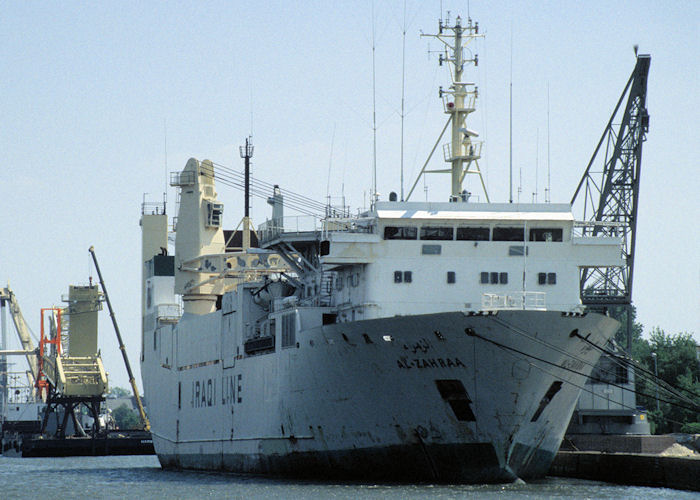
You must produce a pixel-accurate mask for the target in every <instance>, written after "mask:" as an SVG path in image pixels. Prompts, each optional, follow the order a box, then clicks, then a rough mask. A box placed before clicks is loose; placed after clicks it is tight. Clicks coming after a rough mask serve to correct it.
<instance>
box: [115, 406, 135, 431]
mask: <svg viewBox="0 0 700 500" xmlns="http://www.w3.org/2000/svg"><path fill="white" fill-rule="evenodd" d="M112 416H113V417H114V421H115V422H116V423H117V427H119V428H120V429H136V428H138V427H140V425H139V424H140V421H139V416H138V414H137V413H136V412H135V411H134V410H132V409H131V408H129V407H128V406H126V405H125V404H121V405H119V406H118V407H117V408H116V409H115V410H114V411H113V412H112Z"/></svg>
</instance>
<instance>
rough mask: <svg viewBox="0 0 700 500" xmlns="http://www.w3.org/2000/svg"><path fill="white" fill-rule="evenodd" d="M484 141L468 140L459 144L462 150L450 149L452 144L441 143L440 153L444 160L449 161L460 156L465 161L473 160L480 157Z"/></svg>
mask: <svg viewBox="0 0 700 500" xmlns="http://www.w3.org/2000/svg"><path fill="white" fill-rule="evenodd" d="M483 145H484V141H470V142H468V143H465V144H463V145H462V146H460V149H463V150H462V151H452V144H450V143H449V142H448V143H445V144H443V145H442V154H443V156H444V158H445V161H447V162H450V161H452V160H455V159H456V158H462V159H464V160H466V161H474V160H478V159H479V158H481V148H482V146H483Z"/></svg>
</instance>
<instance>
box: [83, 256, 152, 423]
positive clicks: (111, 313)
mask: <svg viewBox="0 0 700 500" xmlns="http://www.w3.org/2000/svg"><path fill="white" fill-rule="evenodd" d="M89 251H90V255H92V261H93V262H94V263H95V269H96V270H97V276H98V277H99V278H100V285H101V286H102V292H103V293H104V294H105V301H106V302H107V308H108V309H109V317H110V318H111V319H112V325H114V332H115V333H116V334H117V341H118V342H119V349H120V350H121V352H122V358H124V365H125V366H126V372H127V373H128V375H129V383H130V384H131V389H132V390H133V391H134V398H135V399H136V405H137V406H138V408H139V416H140V417H141V423H142V424H143V428H144V430H147V431H149V430H151V424H150V422H149V421H148V417H147V416H146V411H145V410H144V408H143V403H142V402H141V397H140V396H139V389H138V387H136V379H135V378H134V374H133V373H132V371H131V364H130V363H129V356H127V354H126V347H124V341H122V335H121V333H120V332H119V326H118V325H117V318H116V316H115V315H114V309H112V303H111V302H110V300H109V294H108V293H107V288H105V282H104V280H103V279H102V272H101V271H100V265H99V264H98V263H97V256H96V255H95V248H94V247H90V249H89Z"/></svg>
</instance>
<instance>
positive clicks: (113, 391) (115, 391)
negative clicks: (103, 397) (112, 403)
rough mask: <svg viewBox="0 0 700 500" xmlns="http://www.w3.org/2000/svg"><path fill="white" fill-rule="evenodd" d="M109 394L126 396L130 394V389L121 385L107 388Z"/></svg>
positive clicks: (117, 396)
mask: <svg viewBox="0 0 700 500" xmlns="http://www.w3.org/2000/svg"><path fill="white" fill-rule="evenodd" d="M109 394H111V395H112V396H114V397H115V398H128V397H129V396H131V391H130V390H129V389H125V388H123V387H112V388H111V389H110V390H109Z"/></svg>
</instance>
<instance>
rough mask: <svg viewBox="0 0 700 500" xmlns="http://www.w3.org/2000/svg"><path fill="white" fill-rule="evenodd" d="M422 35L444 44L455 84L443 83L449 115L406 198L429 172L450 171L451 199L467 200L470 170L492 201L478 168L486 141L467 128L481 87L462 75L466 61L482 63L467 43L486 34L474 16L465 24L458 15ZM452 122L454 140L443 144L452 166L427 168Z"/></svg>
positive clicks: (443, 58)
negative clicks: (467, 53) (468, 54)
mask: <svg viewBox="0 0 700 500" xmlns="http://www.w3.org/2000/svg"><path fill="white" fill-rule="evenodd" d="M421 36H429V37H432V38H437V39H438V40H439V41H441V42H442V43H443V44H444V45H445V49H444V53H441V54H440V58H439V62H440V66H442V63H443V62H446V63H449V64H450V74H451V76H452V85H450V87H449V90H443V88H442V87H440V98H441V99H442V100H443V107H444V110H445V113H446V114H447V115H448V116H449V118H448V120H447V123H446V124H445V127H444V128H443V129H442V133H441V134H440V137H438V140H437V141H436V143H435V146H434V147H433V150H432V151H431V152H430V155H429V156H428V159H427V160H426V161H425V164H424V165H423V168H422V169H421V171H420V174H418V178H416V181H415V182H414V183H413V186H412V187H411V190H410V191H409V193H408V196H407V197H406V199H407V200H408V199H409V198H410V197H411V194H412V193H413V190H414V189H415V187H416V185H417V184H418V180H419V179H420V178H421V176H422V175H424V174H426V173H449V174H450V175H451V178H452V181H451V192H450V201H467V198H468V196H469V194H468V193H467V192H466V191H464V190H463V189H462V183H463V182H464V178H465V176H466V175H467V174H476V175H478V176H479V180H480V181H481V186H482V188H483V190H484V196H485V197H486V201H490V200H489V195H488V192H487V191H486V184H485V183H484V178H483V176H482V175H481V170H480V169H479V159H480V158H481V147H482V145H483V141H475V140H474V139H475V138H477V137H479V134H478V133H476V132H474V131H473V130H469V129H468V128H467V117H468V116H469V114H470V113H473V112H474V111H475V110H476V107H475V105H476V100H477V98H478V96H479V90H478V88H477V87H476V84H474V83H470V82H465V81H464V78H463V73H464V65H465V64H469V63H472V64H474V66H477V65H478V64H479V57H478V55H476V54H474V56H473V57H471V58H466V57H465V49H466V47H467V45H469V43H470V42H472V41H473V40H475V39H477V38H482V37H483V36H484V35H483V34H479V23H478V22H477V23H473V22H472V20H471V18H468V20H467V24H466V26H462V19H461V17H459V16H458V17H457V19H456V20H455V24H454V25H453V26H450V25H449V21H447V23H446V24H443V23H442V20H441V21H440V24H439V30H438V33H437V34H436V35H429V34H421ZM450 124H451V126H452V127H451V140H450V142H449V143H447V144H444V145H443V153H444V158H445V161H446V162H447V163H449V164H450V168H447V169H437V170H427V169H426V167H427V165H428V162H429V161H430V159H431V157H432V155H433V153H434V152H435V149H436V148H437V145H438V143H439V142H440V140H441V139H442V136H443V135H444V134H445V131H446V130H447V127H448V125H450Z"/></svg>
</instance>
